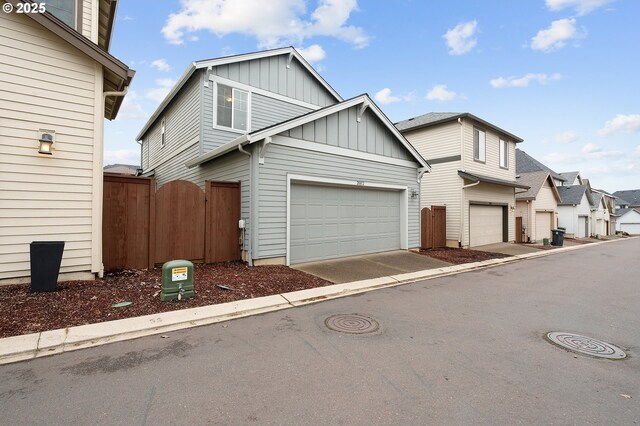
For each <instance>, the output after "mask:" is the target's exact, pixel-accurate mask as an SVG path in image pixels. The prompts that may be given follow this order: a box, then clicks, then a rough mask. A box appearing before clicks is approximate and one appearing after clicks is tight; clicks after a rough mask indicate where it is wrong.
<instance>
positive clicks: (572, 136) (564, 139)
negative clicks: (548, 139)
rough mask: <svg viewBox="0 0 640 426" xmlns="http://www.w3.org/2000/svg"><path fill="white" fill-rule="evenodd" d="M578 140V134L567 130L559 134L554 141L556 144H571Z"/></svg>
mask: <svg viewBox="0 0 640 426" xmlns="http://www.w3.org/2000/svg"><path fill="white" fill-rule="evenodd" d="M577 140H578V134H577V133H576V132H574V131H573V130H567V131H566V132H562V133H558V134H557V135H556V136H555V138H554V141H555V143H562V144H564V143H571V142H575V141H577Z"/></svg>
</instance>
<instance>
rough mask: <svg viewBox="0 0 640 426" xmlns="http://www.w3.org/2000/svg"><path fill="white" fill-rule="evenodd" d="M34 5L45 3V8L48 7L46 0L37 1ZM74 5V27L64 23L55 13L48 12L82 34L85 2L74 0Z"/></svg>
mask: <svg viewBox="0 0 640 426" xmlns="http://www.w3.org/2000/svg"><path fill="white" fill-rule="evenodd" d="M34 3H45V6H46V0H40V1H36V2H34ZM74 3H75V8H74V14H75V16H74V17H73V22H74V26H71V25H68V24H67V23H66V22H64V21H63V20H62V19H60V18H58V17H57V16H56V15H54V14H53V13H51V12H48V13H49V14H51V16H55V17H56V19H58V20H59V21H60V22H62V23H63V24H65V25H68V26H69V27H70V28H72V29H74V30H76V31H77V32H79V33H80V34H82V6H83V3H84V2H83V0H74ZM83 35H84V34H83Z"/></svg>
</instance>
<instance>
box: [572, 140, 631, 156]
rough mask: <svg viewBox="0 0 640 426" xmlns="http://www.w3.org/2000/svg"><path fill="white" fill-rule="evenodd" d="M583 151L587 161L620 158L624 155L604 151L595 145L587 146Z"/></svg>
mask: <svg viewBox="0 0 640 426" xmlns="http://www.w3.org/2000/svg"><path fill="white" fill-rule="evenodd" d="M581 151H582V153H583V154H585V156H586V159H602V158H620V157H622V156H623V154H624V153H623V152H622V151H603V150H602V147H600V146H598V145H596V144H594V143H588V144H586V145H585V146H583V147H582V150H581Z"/></svg>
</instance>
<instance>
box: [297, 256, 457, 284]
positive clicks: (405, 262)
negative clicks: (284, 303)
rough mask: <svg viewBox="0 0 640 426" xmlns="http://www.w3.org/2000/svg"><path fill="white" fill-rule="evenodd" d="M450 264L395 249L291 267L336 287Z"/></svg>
mask: <svg viewBox="0 0 640 426" xmlns="http://www.w3.org/2000/svg"><path fill="white" fill-rule="evenodd" d="M450 265H451V264H450V263H447V262H443V261H442V260H437V259H433V258H431V257H429V256H423V255H421V254H417V253H413V252H410V251H404V250H398V251H389V252H385V253H376V254H368V255H364V256H353V257H344V258H341V259H335V260H324V261H321V262H311V263H303V264H299V265H295V266H293V268H294V269H298V270H300V271H304V272H306V273H308V274H311V275H315V276H317V277H320V278H323V279H325V280H328V281H331V282H333V283H336V284H340V283H348V282H351V281H360V280H367V279H370V278H379V277H387V276H389V275H396V274H403V273H407V272H416V271H422V270H425V269H436V268H441V267H443V266H450Z"/></svg>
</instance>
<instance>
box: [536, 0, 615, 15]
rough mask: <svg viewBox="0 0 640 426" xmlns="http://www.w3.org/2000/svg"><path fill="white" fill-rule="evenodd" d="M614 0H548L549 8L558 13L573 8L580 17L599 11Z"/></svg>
mask: <svg viewBox="0 0 640 426" xmlns="http://www.w3.org/2000/svg"><path fill="white" fill-rule="evenodd" d="M612 1H613V0H546V2H545V3H546V4H547V8H548V9H549V10H551V11H554V12H557V11H559V10H562V9H566V8H568V7H569V8H573V9H575V11H576V12H577V13H578V15H586V14H587V13H589V12H591V11H593V10H596V9H598V8H599V7H602V6H604V5H606V4H608V3H611V2H612Z"/></svg>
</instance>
